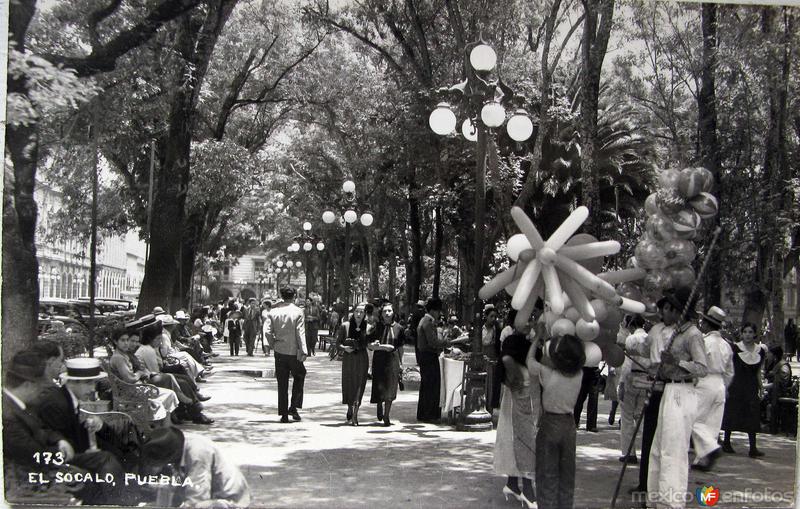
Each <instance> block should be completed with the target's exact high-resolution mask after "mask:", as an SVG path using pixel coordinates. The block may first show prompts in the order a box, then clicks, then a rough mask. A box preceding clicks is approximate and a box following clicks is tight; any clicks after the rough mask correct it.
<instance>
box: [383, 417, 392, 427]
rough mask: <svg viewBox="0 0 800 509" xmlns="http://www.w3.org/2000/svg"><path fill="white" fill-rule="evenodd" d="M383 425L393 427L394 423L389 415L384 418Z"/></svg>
mask: <svg viewBox="0 0 800 509" xmlns="http://www.w3.org/2000/svg"><path fill="white" fill-rule="evenodd" d="M383 425H384V426H385V427H387V428H388V427H389V426H391V425H392V421H390V420H389V416H388V415H384V416H383Z"/></svg>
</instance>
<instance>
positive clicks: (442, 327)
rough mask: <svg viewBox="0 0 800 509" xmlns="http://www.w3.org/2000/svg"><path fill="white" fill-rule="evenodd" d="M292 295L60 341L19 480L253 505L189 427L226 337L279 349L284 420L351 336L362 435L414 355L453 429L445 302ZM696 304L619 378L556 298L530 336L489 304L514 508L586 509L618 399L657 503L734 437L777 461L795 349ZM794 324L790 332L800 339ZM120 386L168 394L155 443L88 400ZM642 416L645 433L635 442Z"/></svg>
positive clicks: (637, 328)
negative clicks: (574, 329)
mask: <svg viewBox="0 0 800 509" xmlns="http://www.w3.org/2000/svg"><path fill="white" fill-rule="evenodd" d="M280 294H281V299H280V301H278V302H275V303H272V302H270V301H263V302H258V301H257V300H256V299H249V300H248V301H246V302H237V301H236V300H230V301H228V302H224V303H221V304H220V305H219V306H215V307H205V308H201V309H198V310H195V312H194V313H193V314H192V316H191V317H190V316H189V314H187V313H186V312H185V311H184V310H178V311H177V312H175V314H174V316H173V315H170V314H168V313H166V312H165V311H164V310H163V309H162V308H160V307H156V308H155V309H153V310H152V313H150V314H148V315H145V316H143V317H141V318H138V319H136V320H133V321H131V322H128V323H127V324H125V327H124V328H120V329H118V330H115V331H114V332H113V334H112V337H111V342H110V352H109V353H110V355H109V356H108V358H107V359H106V360H105V361H103V362H101V361H100V360H98V359H94V358H76V359H67V360H66V361H65V359H64V353H63V350H62V349H61V347H60V346H59V345H58V344H56V343H51V342H47V341H40V342H37V343H36V344H35V346H34V348H33V349H32V350H29V351H23V352H19V353H17V354H16V355H15V356H14V358H13V360H12V363H11V369H10V370H8V371H7V373H6V378H5V386H4V389H3V392H4V396H3V399H4V406H3V409H4V410H3V424H4V431H3V433H4V447H5V450H4V452H5V458H6V464H7V466H9V468H10V470H9V468H7V469H6V475H11V477H7V479H14V472H15V471H17V472H24V471H27V470H30V468H32V466H33V462H34V461H35V460H34V458H35V453H36V452H39V453H41V452H43V451H49V452H51V453H53V454H59V455H60V456H59V457H62V458H64V460H65V463H66V462H68V463H69V468H70V469H76V470H78V471H85V472H90V473H92V474H94V475H100V476H105V475H111V476H113V477H115V478H118V479H119V478H122V477H124V476H125V473H126V472H131V471H135V472H137V473H145V474H147V473H160V474H167V475H170V473H172V474H174V473H175V472H178V471H179V472H180V473H181V475H182V476H183V478H184V479H185V478H186V477H196V478H198V479H200V478H202V479H203V480H204V481H203V482H202V483H197V484H195V485H193V486H182V487H181V490H180V491H179V493H177V495H176V497H177V499H176V500H177V503H184V504H186V503H192V504H195V503H196V505H192V507H202V506H203V504H206V503H210V502H209V501H213V503H210V504H211V505H214V504H216V505H218V506H226V504H227V505H229V506H237V507H238V506H246V505H247V504H248V502H249V488H248V486H247V483H246V481H245V480H244V477H243V476H242V474H241V473H240V472H239V471H238V469H237V468H236V467H235V466H233V465H231V464H230V463H229V462H227V461H226V460H225V458H224V457H223V455H222V454H221V453H220V452H219V450H217V448H216V446H215V445H214V444H213V443H212V442H210V441H209V440H206V439H204V438H202V437H195V436H192V435H189V434H184V433H183V431H182V430H181V428H180V427H179V426H180V425H181V424H183V423H184V421H191V422H192V423H195V424H201V425H210V424H212V423H213V422H214V421H213V420H212V419H210V418H208V417H207V416H206V415H205V414H204V412H203V409H204V403H205V402H206V401H208V400H209V399H210V398H209V397H208V396H206V395H204V394H203V393H202V392H201V390H200V387H201V386H202V384H204V383H206V382H207V381H208V379H209V377H211V376H212V375H213V373H214V371H213V366H212V361H213V359H214V357H215V356H218V355H219V354H218V353H217V352H214V350H213V345H214V343H220V342H225V343H227V347H225V350H227V351H228V352H229V355H230V356H231V357H238V356H239V349H240V347H241V345H242V343H243V344H244V348H245V352H246V355H248V356H253V355H255V352H256V350H257V348H258V346H259V343H260V346H261V351H262V352H263V354H264V355H266V356H272V355H274V362H275V377H276V380H277V406H276V408H277V413H278V415H279V417H280V422H281V423H289V422H292V421H295V422H296V421H300V420H302V417H301V415H300V410H301V409H302V408H303V391H304V384H305V378H306V373H307V372H306V368H305V361H306V360H307V358H308V356H310V355H315V353H316V352H315V347H316V344H317V339H318V338H317V336H318V334H319V331H320V330H321V329H322V328H327V330H328V331H329V334H330V335H331V337H332V338H333V339H332V347H331V349H330V352H329V353H328V355H330V357H331V359H332V360H333V359H336V360H341V395H342V399H341V402H342V405H343V406H344V407H345V409H343V414H344V420H345V422H346V423H347V424H349V425H351V426H359V411H360V408H361V405H362V403H363V399H364V396H365V392H366V388H367V381H368V380H372V384H371V394H370V397H369V403H370V404H373V405H375V415H376V417H377V419H378V421H379V422H382V423H383V425H384V426H392V421H391V411H392V405H393V403H394V401H395V400H396V398H397V395H398V390H402V389H403V351H404V349H405V348H408V347H409V346H410V347H412V348H413V349H414V353H415V358H416V364H417V367H418V370H419V375H420V384H419V396H418V402H417V415H416V418H417V421H419V422H426V423H440V422H441V418H442V409H441V406H440V405H441V402H440V401H441V399H440V391H441V379H440V376H441V375H440V357H441V355H442V353H443V352H444V351H445V350H451V351H452V350H456V349H465V350H468V349H469V344H470V340H469V335H468V334H467V332H466V331H465V330H464V329H462V328H461V327H460V326H459V324H458V320H457V319H456V318H455V317H452V316H451V317H450V318H448V319H447V320H445V317H446V316H447V315H446V314H445V313H444V306H443V303H442V301H441V300H439V299H436V298H431V299H428V300H427V301H419V302H417V303H416V305H415V306H414V309H413V310H412V312H411V314H410V316H408V318H405V317H400V316H398V314H397V313H396V312H395V309H394V306H393V305H392V303H391V302H389V301H388V300H385V299H376V300H374V301H372V302H364V303H360V304H358V305H356V306H354V307H353V308H351V309H338V310H337V308H336V307H331V308H330V309H325V308H324V306H322V304H321V303H320V302H319V301H318V300H317V299H314V298H310V299H308V300H306V302H305V303H304V306H303V307H300V306H298V305H297V304H296V292H295V290H294V289H293V288H290V287H286V288H283V289H282V290H281V292H280ZM689 299H690V294H689V292H688V291H686V290H676V291H668V292H666V294H665V296H664V297H663V298H662V299H661V300H660V301H659V302H658V309H659V315H658V316H657V317H649V318H650V321H647V320H645V319H644V318H643V317H642V316H638V315H632V316H626V317H625V319H624V320H623V322H622V324H621V325H620V329H619V332H618V334H617V344H618V345H620V346H621V347H623V348H624V350H625V352H626V360H625V362H624V363H623V364H622V365H621V366H619V367H617V368H612V367H611V366H606V365H586V357H585V354H584V348H583V343H582V342H581V340H579V339H578V338H577V337H575V336H571V335H564V336H551V335H550V334H549V333H548V330H549V329H548V325H549V324H548V323H547V313H545V305H544V303H543V302H541V301H540V302H539V303H537V307H536V309H535V310H534V313H533V316H532V318H531V320H530V321H529V322H528V323H526V324H524V326H522V327H515V325H514V323H515V317H516V315H515V311H514V310H513V309H512V310H509V312H508V313H507V314H506V315H505V316H504V319H503V320H501V319H500V318H499V316H500V314H501V313H500V311H501V310H499V309H497V308H495V306H494V305H492V304H488V305H487V306H486V307H485V308H484V309H483V315H482V316H483V323H482V325H481V331H480V339H481V348H482V354H483V355H485V360H486V367H487V369H486V371H487V376H486V387H485V389H486V410H488V411H489V412H493V413H494V414H495V417H496V420H497V436H496V442H495V450H494V452H495V455H494V471H495V473H496V474H497V475H499V476H503V477H504V478H505V479H506V484H505V485H504V486H503V488H502V493H503V495H504V496H505V497H506V498H507V499H508V498H513V499H515V500H517V501H519V502H521V503H522V504H523V506H525V507H529V508H530V507H537V505H538V507H542V508H545V509H546V508H570V507H572V505H573V496H574V489H575V473H576V431H577V429H578V427H579V424H580V423H581V415H582V413H583V411H584V406H586V412H587V416H586V430H587V431H588V432H596V431H597V411H598V397H599V394H600V393H601V391H602V392H603V393H604V394H605V395H606V398H607V399H610V400H611V401H612V408H611V412H610V415H609V420H608V422H609V424H610V425H613V424H614V421H615V415H616V412H617V410H618V409H619V413H620V419H619V421H620V430H619V448H620V457H619V460H620V461H621V462H624V463H628V464H630V465H638V474H639V476H638V485H637V486H636V487H635V488H634V489H633V490H631V491H632V492H634V493H637V492H638V493H639V495H640V497H643V498H640V500H644V501H649V502H653V503H655V504H656V505H659V506H668V507H683V506H684V504H685V502H686V500H687V498H682V495H684V494H686V492H687V481H688V472H689V469H690V468H696V469H700V470H704V471H708V470H711V469H713V468H715V462H716V460H717V458H718V457H719V456H720V454H721V453H728V454H735V449H734V442H733V440H732V437H733V435H732V433H733V432H743V433H746V434H747V436H748V439H749V453H748V455H749V456H750V457H751V458H760V457H762V456H764V453H763V452H762V451H761V450H760V449H759V448H758V433H759V432H760V430H761V421H762V417H763V416H765V414H766V416H768V417H769V416H770V415H771V416H773V417H774V415H775V412H779V411H780V410H779V405H778V404H777V402H778V400H779V399H780V398H782V397H785V396H787V395H791V392H792V391H793V390H794V386H795V385H796V384H795V383H794V381H793V378H792V371H791V366H790V364H789V362H788V360H789V359H790V357H789V354H786V352H785V351H784V348H783V347H782V346H778V345H774V346H771V347H769V348H768V347H767V346H765V345H764V344H762V343H760V342H759V339H758V329H757V327H756V326H755V325H753V324H751V323H744V324H742V326H741V327H740V328H739V332H738V334H737V337H731V335H730V334H729V333H727V332H724V331H725V329H726V327H725V326H726V325H728V322H729V321H728V317H727V315H726V313H725V311H724V310H722V309H721V308H719V307H716V306H712V307H710V308H709V309H708V310H707V311H706V312H705V313H701V314H699V315H698V314H696V313H695V311H694V308H695V304H694V302H689ZM337 307H338V306H337ZM684 309H686V310H689V311H688V313H685V312H684ZM793 326H794V324H793V323H792V322H790V323H789V325H787V328H786V331H785V333H786V338H787V342H788V341H790V340H792V338H791V337H790V336H791V330H790V329H791V327H793ZM794 333H795V335H796V330H795V332H794ZM787 349H788V348H787ZM234 362H236V361H234ZM109 377H114V379H115V380H120V381H122V382H124V383H126V384H130V385H141V384H147V385H148V386H150V387H154V390H153V391H152V392H150V393H149V396H148V397H149V402H150V407H151V410H152V420H153V421H154V422H157V423H160V424H162V425H160V426H155V427H153V428H152V429H148V430H147V431H146V432H144V433H141V430H138V431H137V430H136V429H120V427H119V426H115V427H111V426H109V425H107V424H106V423H104V422H103V421H102V420H101V419H98V418H97V417H96V416H93V415H88V416H87V415H83V414H82V413H81V411H80V405H81V402H85V401H92V400H96V399H98V398H100V399H107V398H110V397H113V394H111V392H112V391H111V387H110V384H109V383H108V382H109V380H108V378H109ZM290 378H291V379H292V384H291V390H290V388H289V385H290V384H289V380H290ZM603 385H604V388H603ZM640 416H642V418H643V426H642V434H641V435H642V436H641V440H639V439H637V437H636V436H635V435H636V430H637V425H636V422H637V418H639V417H640ZM773 420H774V419H773ZM773 431H774V430H773ZM721 432H723V439H722V440H721V441H720V440H719V436H720V433H721ZM136 433H139V435H138V436H139V438H140V440H138V441H136V442H137V444H138V445H137V446H134V441H131V440H130V437H131V435H132V434H133V435H136ZM690 448H691V449H692V450H693V455H692V456H693V460H692V462H691V464H690V462H689V459H690ZM36 466H37V467H41V465H36ZM57 466H58V465H55V464H53V465H49V467H51V468H56V467H57ZM61 468H64V467H63V466H62V467H61ZM18 475H22V474H18ZM12 483H13V481H12ZM73 494H74V495H75V496H77V497H79V498H80V500H81V501H82V502H83V503H85V504H103V503H110V502H114V503H116V504H137V503H141V502H142V501H148V500H150V501H152V500H153V498H152V497H154V496H156V495H157V494H154V493H153V492H151V491H147V490H131V489H129V487H126V489H121V487H120V486H113V485H111V484H101V483H83V485H81V486H78V487H77V488H76V489H75V490H74V493H73ZM148 497H150V498H149V499H148ZM173 502H175V500H173Z"/></svg>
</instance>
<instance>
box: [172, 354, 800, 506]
mask: <svg viewBox="0 0 800 509" xmlns="http://www.w3.org/2000/svg"><path fill="white" fill-rule="evenodd" d="M224 346H226V345H220V348H219V349H218V351H220V352H221V355H220V357H218V358H217V359H216V360H215V366H216V372H217V373H216V374H215V375H214V376H212V377H211V378H210V381H209V383H207V384H204V386H203V387H202V389H203V391H204V392H206V393H207V394H209V395H211V396H213V399H211V400H210V401H209V402H208V403H207V414H208V415H210V416H211V417H213V418H214V419H216V423H215V424H213V425H212V426H210V427H204V426H197V425H186V426H183V428H184V429H185V430H186V431H188V432H190V433H192V432H198V433H202V434H203V435H205V436H207V437H209V438H211V439H213V440H214V441H215V442H216V443H217V444H218V445H220V446H221V447H222V449H223V450H224V451H225V452H226V454H227V455H228V456H229V458H230V459H231V460H232V461H233V462H235V463H236V464H238V465H239V466H240V468H241V469H242V471H243V472H244V474H245V476H246V477H247V479H248V482H249V483H250V487H251V490H252V494H253V503H252V507H297V508H300V507H302V508H308V507H325V508H326V509H328V508H335V507H347V508H353V507H370V508H373V507H379V508H381V509H386V508H393V507H398V508H399V507H459V508H471V507H475V508H486V507H489V508H494V507H498V508H501V507H509V508H510V507H517V506H518V504H516V503H512V502H511V501H509V502H506V501H505V500H504V499H503V497H502V495H501V489H502V487H503V484H504V483H505V479H503V478H500V477H496V476H495V475H494V472H493V470H492V455H493V446H494V439H495V432H494V431H490V432H482V433H463V432H457V431H454V429H453V428H451V427H448V426H437V425H431V424H421V423H416V422H415V415H416V404H417V393H416V391H409V390H406V391H404V392H400V393H399V397H398V400H397V401H396V402H395V405H394V406H393V408H392V421H393V423H394V425H393V426H392V427H390V428H384V427H383V426H382V425H379V424H378V422H377V419H376V417H375V406H374V405H369V404H368V401H369V394H370V391H371V387H370V385H369V383H368V385H367V391H366V395H365V397H364V401H365V404H364V405H363V406H362V410H361V413H360V414H359V415H360V422H361V426H359V427H357V428H356V427H351V426H348V425H345V422H344V421H345V411H346V407H345V406H344V405H342V404H341V399H340V397H341V396H340V394H341V393H340V373H341V363H339V362H335V361H334V362H331V361H330V360H329V358H328V356H327V355H326V354H325V353H324V352H321V355H318V356H316V357H310V358H309V359H308V360H307V361H306V368H307V370H308V375H307V377H306V385H305V388H306V391H305V402H304V408H303V409H302V411H301V415H302V416H303V420H302V422H299V423H290V424H281V423H280V422H279V416H278V415H277V410H276V407H277V396H276V385H277V384H276V381H275V379H274V377H272V376H268V377H261V376H254V375H256V374H257V375H261V372H262V371H263V370H267V371H268V373H267V374H268V375H271V373H270V372H269V371H270V370H273V369H274V361H273V358H272V357H269V358H265V357H264V356H263V355H262V354H259V355H258V356H256V357H246V356H240V357H237V358H230V357H228V355H227V353H226V352H225V351H223V349H222V348H221V347H224ZM405 360H406V363H407V365H413V363H414V360H413V354H411V353H406V356H405ZM609 409H610V403H609V402H606V401H602V398H601V402H600V416H599V422H600V425H599V428H600V430H599V432H598V433H587V432H585V431H579V432H578V452H577V455H578V471H577V482H576V493H575V507H576V508H578V507H597V508H600V507H609V506H610V502H611V497H612V493H613V491H614V486H615V484H616V480H617V476H618V475H619V471H620V463H619V462H618V461H617V457H618V456H619V455H620V453H619V450H618V443H619V438H618V437H619V431H618V428H617V426H614V427H611V426H609V425H608V424H607V423H606V421H607V417H608V411H609ZM746 440H747V439H746V436H745V435H741V436H737V435H734V447H735V448H736V449H737V450H738V451H739V454H736V455H725V456H724V457H722V458H721V459H720V461H719V462H718V464H717V472H716V473H709V474H702V473H695V472H692V473H691V475H690V481H689V484H690V488H691V489H692V490H694V488H695V487H699V486H702V485H708V484H713V485H715V486H717V487H719V488H720V490H721V491H722V496H723V497H726V496H728V497H730V496H734V495H738V496H740V497H742V500H744V501H742V502H739V503H733V502H726V503H724V504H723V503H722V502H721V503H720V504H719V507H785V506H789V505H790V503H791V501H790V500H787V499H785V498H784V499H778V498H774V499H768V500H766V501H765V500H764V496H763V495H762V494H763V493H764V492H765V490H767V491H766V493H768V494H770V497H772V496H773V495H775V494H777V493H781V494H783V493H786V492H788V493H791V492H792V486H793V481H794V478H795V457H796V453H795V443H794V441H793V440H792V439H790V438H787V437H782V436H771V435H766V434H765V435H760V436H759V440H760V443H759V447H760V448H761V450H762V451H764V452H765V453H766V456H765V457H764V458H762V459H759V460H753V459H750V458H748V457H747V454H746V452H747V447H746ZM637 472H638V469H637V468H636V467H633V468H629V469H628V471H627V474H626V478H625V482H624V483H623V490H622V492H623V494H626V492H627V489H628V488H630V487H632V486H633V485H634V484H635V482H636V480H635V476H636V475H637ZM747 490H752V493H750V494H749V495H748V492H747ZM626 496H627V495H624V496H623V497H621V500H620V502H618V507H631V505H632V504H631V502H630V500H629V499H628V500H625V497H626ZM775 496H777V495H775ZM724 501H725V499H724V498H723V502H724ZM688 507H698V505H697V503H696V502H692V503H690V504H689V505H688Z"/></svg>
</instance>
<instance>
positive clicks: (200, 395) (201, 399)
mask: <svg viewBox="0 0 800 509" xmlns="http://www.w3.org/2000/svg"><path fill="white" fill-rule="evenodd" d="M197 399H198V401H208V400H210V399H211V396H206V395H205V394H200V393H199V392H198V393H197Z"/></svg>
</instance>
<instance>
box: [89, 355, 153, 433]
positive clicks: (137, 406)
mask: <svg viewBox="0 0 800 509" xmlns="http://www.w3.org/2000/svg"><path fill="white" fill-rule="evenodd" d="M100 362H101V364H102V366H103V369H104V370H105V372H106V373H108V382H109V384H110V385H111V402H112V405H113V407H112V408H113V410H114V411H116V412H123V413H125V414H127V415H128V416H130V418H131V419H132V420H133V422H134V424H135V425H136V427H137V428H138V429H139V430H149V429H150V428H152V427H154V425H155V424H157V421H156V420H155V409H154V408H153V406H152V404H151V401H150V400H151V399H153V398H156V397H158V394H159V391H158V387H156V386H155V385H150V384H146V383H135V384H134V383H128V382H126V381H124V380H122V379H121V378H119V377H118V376H117V375H116V374H115V373H114V370H113V369H111V365H110V364H109V362H108V360H106V359H102V360H101V361H100Z"/></svg>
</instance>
